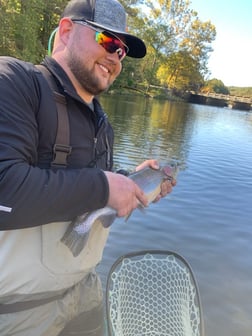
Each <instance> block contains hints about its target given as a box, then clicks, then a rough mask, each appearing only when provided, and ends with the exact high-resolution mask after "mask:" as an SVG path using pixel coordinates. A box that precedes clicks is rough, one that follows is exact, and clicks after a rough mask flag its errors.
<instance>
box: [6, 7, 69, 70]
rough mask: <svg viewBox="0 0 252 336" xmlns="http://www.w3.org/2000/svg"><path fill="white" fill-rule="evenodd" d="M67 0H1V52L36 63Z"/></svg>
mask: <svg viewBox="0 0 252 336" xmlns="http://www.w3.org/2000/svg"><path fill="white" fill-rule="evenodd" d="M66 3H67V0H54V1H50V0H0V22H1V23H2V24H1V26H2V29H1V31H0V54H1V55H10V56H13V57H17V58H20V59H24V60H27V61H30V62H34V63H38V62H40V61H41V59H42V58H43V57H44V56H45V55H46V53H47V41H48V38H49V36H50V33H51V31H52V30H53V29H54V28H55V27H56V26H57V25H58V21H59V14H60V13H61V11H62V9H63V8H64V7H65V5H66Z"/></svg>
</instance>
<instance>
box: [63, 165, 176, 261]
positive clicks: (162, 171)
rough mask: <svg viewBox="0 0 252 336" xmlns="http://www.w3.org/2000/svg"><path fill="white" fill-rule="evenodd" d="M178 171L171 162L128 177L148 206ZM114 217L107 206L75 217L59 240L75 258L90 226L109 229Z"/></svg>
mask: <svg viewBox="0 0 252 336" xmlns="http://www.w3.org/2000/svg"><path fill="white" fill-rule="evenodd" d="M178 170H179V168H178V163H177V162H171V163H169V164H163V165H160V166H159V168H158V169H154V168H151V167H146V168H143V169H141V170H139V171H137V172H134V173H132V174H129V176H128V177H129V178H130V179H131V180H133V181H134V182H135V183H136V184H137V185H138V186H139V187H140V188H141V189H142V190H143V192H144V193H145V196H146V198H147V200H148V202H147V206H148V205H149V204H150V203H152V202H153V201H154V200H155V199H156V197H157V196H158V195H159V194H160V191H161V184H162V183H163V182H164V181H165V180H171V181H172V180H173V179H176V177H177V174H178ZM138 209H139V210H142V211H143V210H144V207H143V205H142V204H139V206H138ZM130 215H131V214H130ZM130 215H128V216H127V217H126V219H125V220H127V219H128V218H129V216H130ZM116 217H117V212H116V210H115V209H113V208H111V207H109V206H106V207H104V208H101V209H98V210H95V211H92V212H86V213H84V214H83V215H80V216H77V218H76V219H75V220H73V221H72V222H71V223H70V224H69V226H68V228H67V230H66V232H65V233H64V235H63V237H62V238H61V242H62V243H63V244H65V245H66V246H67V247H68V248H69V249H70V251H71V252H72V254H73V256H74V257H77V256H78V255H79V254H80V253H81V251H82V250H83V249H84V247H85V245H86V242H87V240H88V236H89V232H90V230H91V227H92V225H93V224H94V223H95V222H96V221H100V223H101V224H102V225H103V227H104V228H109V227H110V226H111V225H112V223H113V222H114V220H115V219H116Z"/></svg>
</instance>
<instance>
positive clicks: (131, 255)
mask: <svg viewBox="0 0 252 336" xmlns="http://www.w3.org/2000/svg"><path fill="white" fill-rule="evenodd" d="M146 254H150V255H154V256H155V255H160V256H162V255H163V256H174V257H175V258H176V259H178V260H180V262H181V263H182V264H184V265H185V266H186V268H187V269H188V271H189V273H190V276H191V279H192V282H193V284H194V287H195V291H196V296H197V299H198V308H199V314H200V336H204V330H205V329H204V320H203V311H202V304H201V299H200V293H199V287H198V284H197V281H196V278H195V276H194V274H193V271H192V268H191V266H190V264H189V263H188V261H187V260H186V259H185V258H184V257H183V256H181V255H180V254H178V253H177V252H174V251H169V250H141V251H134V252H129V253H126V254H124V255H122V256H120V257H119V258H117V259H116V261H115V262H114V263H113V264H112V266H111V268H110V270H109V273H108V276H107V284H106V317H107V324H108V336H116V335H114V333H113V331H112V326H111V321H110V318H109V290H110V285H111V274H112V273H113V272H114V271H115V269H116V268H117V266H118V265H119V264H121V263H122V261H123V260H124V259H127V258H129V259H130V258H134V257H141V256H144V255H146Z"/></svg>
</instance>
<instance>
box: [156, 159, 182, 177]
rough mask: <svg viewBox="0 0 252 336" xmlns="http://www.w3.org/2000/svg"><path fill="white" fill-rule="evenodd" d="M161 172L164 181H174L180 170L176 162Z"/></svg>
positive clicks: (163, 168)
mask: <svg viewBox="0 0 252 336" xmlns="http://www.w3.org/2000/svg"><path fill="white" fill-rule="evenodd" d="M160 170H161V171H162V173H163V174H164V179H166V180H172V179H175V178H176V176H177V174H178V170H179V168H178V164H177V163H176V162H172V163H169V164H167V165H164V166H162V167H161V168H160Z"/></svg>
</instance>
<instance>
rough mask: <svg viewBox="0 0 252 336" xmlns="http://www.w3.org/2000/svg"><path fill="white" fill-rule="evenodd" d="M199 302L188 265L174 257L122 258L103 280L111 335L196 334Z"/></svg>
mask: <svg viewBox="0 0 252 336" xmlns="http://www.w3.org/2000/svg"><path fill="white" fill-rule="evenodd" d="M200 313H201V312H200V301H199V294H198V290H197V286H196V283H195V279H194V277H193V275H192V271H191V269H190V267H189V265H188V264H187V263H186V262H185V261H184V260H183V258H182V259H181V257H180V258H178V257H177V256H175V255H174V254H170V255H159V254H149V253H147V254H144V255H140V256H139V255H138V256H137V255H135V256H134V257H133V256H132V257H126V258H122V259H121V261H120V262H119V263H118V264H117V265H116V266H115V267H114V269H113V270H112V269H111V273H110V275H109V279H108V283H107V314H108V316H109V329H110V331H109V332H110V334H111V335H116V336H147V335H152V336H155V335H158V336H200V335H202V333H201V327H202V326H201V314H200Z"/></svg>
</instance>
